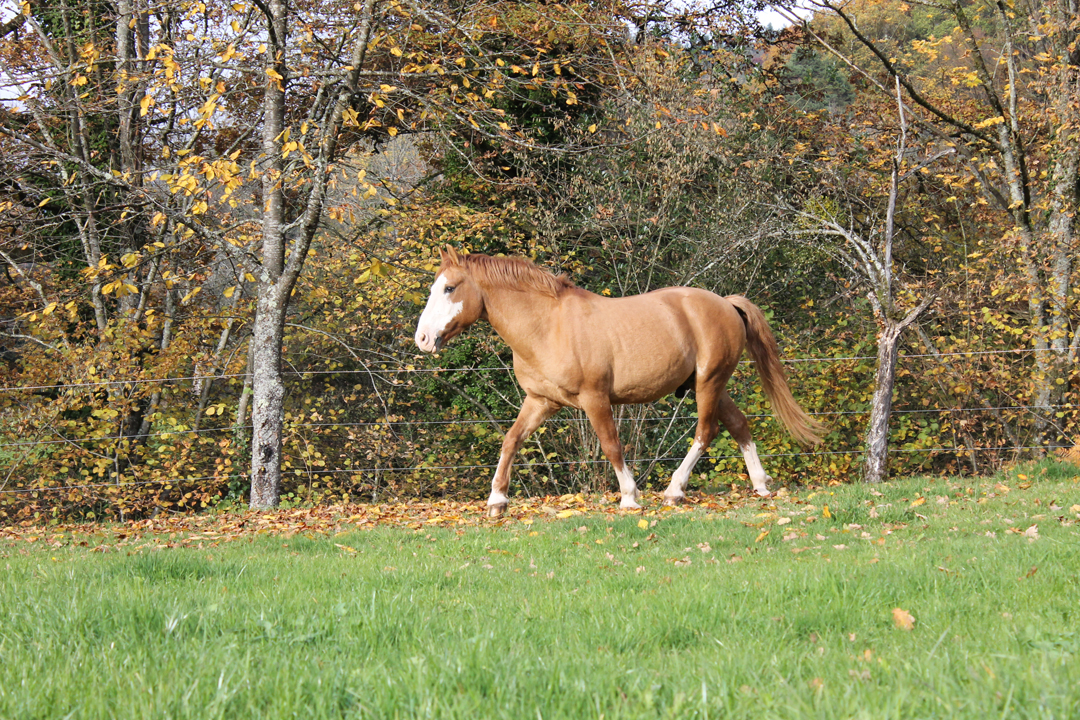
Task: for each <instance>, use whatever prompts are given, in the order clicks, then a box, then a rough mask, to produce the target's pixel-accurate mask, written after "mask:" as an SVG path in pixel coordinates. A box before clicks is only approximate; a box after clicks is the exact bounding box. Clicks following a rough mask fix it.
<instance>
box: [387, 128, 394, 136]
mask: <svg viewBox="0 0 1080 720" xmlns="http://www.w3.org/2000/svg"><path fill="white" fill-rule="evenodd" d="M386 132H387V133H389V134H390V137H394V136H395V135H397V128H396V127H388V128H386Z"/></svg>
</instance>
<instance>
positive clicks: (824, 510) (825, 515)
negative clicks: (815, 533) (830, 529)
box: [821, 505, 832, 518]
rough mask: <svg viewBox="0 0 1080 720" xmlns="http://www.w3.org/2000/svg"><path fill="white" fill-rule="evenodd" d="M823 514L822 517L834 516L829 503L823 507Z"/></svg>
mask: <svg viewBox="0 0 1080 720" xmlns="http://www.w3.org/2000/svg"><path fill="white" fill-rule="evenodd" d="M821 516H822V517H827V518H831V517H832V513H831V512H829V506H828V505H826V506H825V507H823V508H821Z"/></svg>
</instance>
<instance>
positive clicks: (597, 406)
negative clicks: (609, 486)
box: [581, 396, 641, 510]
mask: <svg viewBox="0 0 1080 720" xmlns="http://www.w3.org/2000/svg"><path fill="white" fill-rule="evenodd" d="M581 401H582V402H581V409H582V410H584V411H585V414H586V415H587V416H588V418H589V422H590V423H592V426H593V429H594V430H595V431H596V435H597V437H599V438H600V449H601V450H603V451H604V457H606V458H607V459H608V460H609V461H610V462H611V465H612V467H614V468H615V477H617V478H618V479H619V492H620V493H621V494H622V502H620V503H619V507H621V508H623V509H624V510H637V509H640V508H641V505H639V504H638V489H637V483H636V482H634V473H632V472H631V471H630V468H629V467H627V465H626V461H625V460H624V459H623V450H622V443H621V442H620V441H619V430H618V428H617V427H616V426H615V417H614V416H613V415H612V414H611V401H610V400H608V398H607V397H604V396H598V397H588V398H587V397H582V398H581Z"/></svg>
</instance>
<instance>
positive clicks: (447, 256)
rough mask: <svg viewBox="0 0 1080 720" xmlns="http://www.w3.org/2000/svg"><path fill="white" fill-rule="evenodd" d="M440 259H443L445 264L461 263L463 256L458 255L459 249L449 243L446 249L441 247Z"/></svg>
mask: <svg viewBox="0 0 1080 720" xmlns="http://www.w3.org/2000/svg"><path fill="white" fill-rule="evenodd" d="M439 259H440V260H441V261H442V264H443V265H460V264H461V258H460V257H459V256H458V254H457V250H455V249H454V248H452V247H450V246H449V245H447V246H446V248H445V249H444V248H439Z"/></svg>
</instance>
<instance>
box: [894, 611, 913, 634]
mask: <svg viewBox="0 0 1080 720" xmlns="http://www.w3.org/2000/svg"><path fill="white" fill-rule="evenodd" d="M892 618H893V622H894V623H896V627H898V628H900V629H901V630H912V629H913V628H914V627H915V616H914V615H912V614H911V613H909V612H908V611H907V610H902V609H900V608H893V611H892Z"/></svg>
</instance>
